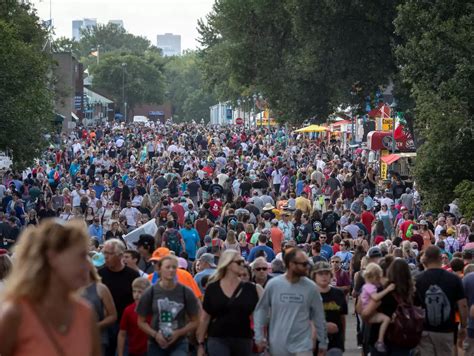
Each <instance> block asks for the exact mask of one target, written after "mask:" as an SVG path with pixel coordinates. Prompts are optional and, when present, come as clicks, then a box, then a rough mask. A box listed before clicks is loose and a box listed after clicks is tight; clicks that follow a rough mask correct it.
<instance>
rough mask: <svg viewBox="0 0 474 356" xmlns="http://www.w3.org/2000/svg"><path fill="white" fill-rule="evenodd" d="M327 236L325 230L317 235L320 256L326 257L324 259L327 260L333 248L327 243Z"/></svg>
mask: <svg viewBox="0 0 474 356" xmlns="http://www.w3.org/2000/svg"><path fill="white" fill-rule="evenodd" d="M327 240H328V237H327V235H326V233H325V232H322V233H321V234H320V235H319V242H320V243H321V256H322V257H324V258H325V259H326V261H329V260H330V258H331V257H332V255H333V250H332V247H331V245H329V244H328V243H327Z"/></svg>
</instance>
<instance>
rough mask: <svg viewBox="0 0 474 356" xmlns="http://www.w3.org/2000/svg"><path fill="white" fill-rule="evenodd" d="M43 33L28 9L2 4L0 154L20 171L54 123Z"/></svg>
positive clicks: (12, 3)
mask: <svg viewBox="0 0 474 356" xmlns="http://www.w3.org/2000/svg"><path fill="white" fill-rule="evenodd" d="M45 42H46V32H45V30H44V29H43V28H42V27H41V26H40V25H39V19H38V17H37V16H36V14H35V13H34V12H33V11H32V10H31V8H30V7H29V6H28V5H25V4H18V2H17V1H4V2H2V4H1V5H0V43H1V46H0V63H2V66H0V97H1V100H2V104H1V105H0V150H1V151H9V152H10V153H11V154H12V155H13V164H14V167H15V168H18V169H22V168H25V167H26V166H28V165H29V164H31V163H32V161H33V159H34V158H37V157H40V156H41V153H42V152H43V150H44V148H45V147H46V145H47V142H46V139H45V135H46V134H47V133H49V131H50V130H49V129H50V127H51V121H52V119H53V108H52V93H51V92H50V91H49V90H48V83H49V76H48V74H49V70H50V65H51V58H50V57H49V56H48V55H47V54H45V53H44V52H42V51H41V50H42V48H43V46H44V44H45Z"/></svg>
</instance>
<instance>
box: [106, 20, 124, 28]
mask: <svg viewBox="0 0 474 356" xmlns="http://www.w3.org/2000/svg"><path fill="white" fill-rule="evenodd" d="M109 23H111V24H114V25H117V26H118V27H122V28H123V20H109Z"/></svg>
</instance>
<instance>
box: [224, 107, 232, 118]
mask: <svg viewBox="0 0 474 356" xmlns="http://www.w3.org/2000/svg"><path fill="white" fill-rule="evenodd" d="M225 118H226V119H227V120H232V109H231V108H227V109H225Z"/></svg>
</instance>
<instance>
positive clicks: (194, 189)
mask: <svg viewBox="0 0 474 356" xmlns="http://www.w3.org/2000/svg"><path fill="white" fill-rule="evenodd" d="M199 188H201V186H200V185H199V183H198V182H196V181H193V182H191V183H189V184H188V191H189V196H191V197H195V196H197V195H198V192H199Z"/></svg>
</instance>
